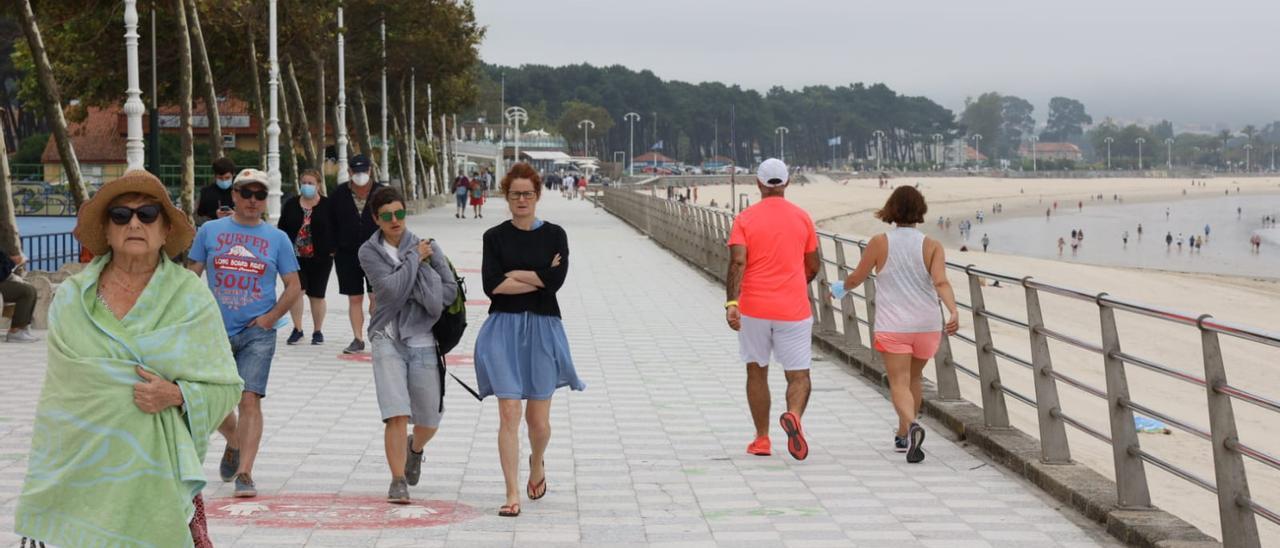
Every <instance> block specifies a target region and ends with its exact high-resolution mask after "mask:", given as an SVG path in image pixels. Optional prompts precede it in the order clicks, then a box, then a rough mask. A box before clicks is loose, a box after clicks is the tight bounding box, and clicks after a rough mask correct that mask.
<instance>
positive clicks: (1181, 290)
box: [698, 175, 1280, 544]
mask: <svg viewBox="0 0 1280 548" xmlns="http://www.w3.org/2000/svg"><path fill="white" fill-rule="evenodd" d="M744 179H745V180H746V182H747V183H750V184H746V185H739V186H738V187H737V191H738V192H739V193H746V194H747V196H748V197H749V198H750V200H751V202H752V203H755V202H756V201H758V200H759V192H757V190H756V188H755V185H754V178H753V177H751V176H750V175H748V176H747V177H744ZM810 180H811V181H814V182H811V183H809V184H805V185H802V186H793V187H792V188H789V189H788V191H787V198H788V199H790V200H792V201H793V202H795V203H796V204H798V205H800V206H801V207H803V208H805V209H806V210H807V211H809V212H810V214H811V215H812V216H813V217H814V219H815V221H817V222H818V225H819V230H823V231H828V232H835V233H839V234H842V235H845V236H848V237H853V238H858V239H861V238H866V237H869V236H870V235H873V234H876V233H879V232H882V231H883V230H884V229H885V227H886V225H884V224H883V223H881V222H880V221H879V220H877V219H875V218H874V217H873V216H872V212H874V211H875V210H876V209H878V208H879V207H880V206H881V205H883V203H884V200H885V199H886V198H887V197H888V195H889V193H890V192H891V190H890V189H887V188H886V189H881V188H879V185H878V182H877V180H876V179H848V180H847V181H846V180H832V179H830V178H827V177H824V176H821V175H819V176H816V177H811V178H810ZM1197 181H1204V183H1205V185H1204V186H1192V184H1191V181H1190V180H1189V179H1056V180H1055V179H996V178H984V177H957V178H919V179H912V178H895V179H891V180H890V183H891V184H892V185H901V184H912V185H914V184H916V183H917V182H919V184H920V189H921V191H922V192H923V193H924V195H925V197H926V199H927V200H928V201H929V208H930V209H929V216H928V218H927V220H926V223H925V224H924V225H923V226H922V227H921V228H922V230H924V231H925V232H926V233H927V234H929V235H930V236H932V237H935V238H938V239H940V240H941V241H943V242H944V244H945V245H946V246H947V248H948V259H949V260H950V261H953V262H958V263H963V264H973V265H976V266H978V267H979V268H983V269H989V270H992V271H997V272H1001V273H1005V274H1009V275H1012V276H1017V277H1021V276H1033V277H1035V278H1036V279H1039V280H1042V281H1045V282H1049V283H1054V284H1059V285H1066V286H1070V287H1074V288H1078V289H1082V290H1086V291H1089V292H1104V291H1105V292H1107V293H1109V294H1111V295H1113V296H1116V297H1120V298H1125V299H1130V300H1134V301H1138V302H1143V303H1147V304H1151V305H1157V306H1161V307H1167V308H1171V309H1174V310H1179V311H1183V312H1188V313H1192V315H1193V316H1194V315H1199V314H1204V313H1208V314H1212V315H1213V316H1214V317H1215V318H1217V319H1220V320H1225V321H1230V322H1236V323H1241V324H1245V325H1250V326H1254V327H1258V328H1263V329H1267V330H1272V331H1280V329H1277V322H1276V311H1277V310H1280V281H1277V279H1276V278H1277V277H1280V273H1278V274H1277V275H1276V277H1272V278H1269V279H1268V278H1265V277H1255V278H1249V277H1236V276H1225V275H1211V274H1189V273H1181V272H1169V271H1159V270H1147V269H1138V268H1122V267H1113V266H1098V265H1091V264H1081V263H1075V262H1069V261H1062V260H1054V259H1048V258H1036V257H1027V256H1018V255H1010V254H1001V253H983V252H981V251H980V250H981V245H980V244H979V245H975V244H976V240H977V238H980V237H981V229H980V228H979V227H978V225H977V224H976V223H975V228H974V232H975V233H976V236H974V237H973V238H972V239H971V240H970V241H969V242H968V245H969V247H970V248H971V249H978V250H979V251H976V252H974V251H969V252H960V251H959V250H958V248H959V246H960V243H961V240H960V238H959V236H958V230H957V228H958V223H959V221H961V220H963V219H972V218H973V217H974V215H975V212H976V211H977V210H984V211H985V214H986V222H988V223H990V222H993V221H996V220H1000V219H1006V218H1015V217H1030V216H1039V217H1041V218H1043V217H1044V215H1045V209H1046V208H1049V209H1050V210H1051V213H1052V208H1053V206H1052V204H1053V202H1054V201H1057V202H1058V208H1059V210H1063V209H1064V208H1070V209H1071V210H1077V209H1078V207H1077V204H1078V203H1083V207H1084V208H1085V209H1089V208H1093V207H1106V206H1108V205H1112V204H1118V203H1119V201H1118V200H1115V199H1113V195H1116V196H1119V197H1121V198H1123V200H1124V203H1126V204H1131V203H1140V202H1184V204H1183V205H1184V206H1185V207H1189V208H1194V207H1195V202H1194V201H1195V200H1196V199H1202V198H1211V197H1221V196H1224V195H1236V194H1237V188H1238V189H1239V190H1238V193H1239V195H1241V196H1246V197H1247V196H1250V195H1255V196H1260V195H1266V196H1274V195H1277V194H1280V178H1258V177H1243V178H1232V177H1230V176H1222V177H1217V178H1211V179H1203V180H1201V179H1197ZM1184 191H1185V195H1184ZM698 193H699V200H698V203H699V204H701V205H707V204H708V203H709V202H710V201H711V200H712V199H715V201H716V202H717V204H720V205H723V204H725V203H726V200H728V199H729V194H730V191H729V187H728V186H703V187H699V190H698ZM1099 194H1101V195H1103V199H1102V200H1096V199H1091V196H1092V197H1096V196H1097V195H1099ZM997 202H999V203H1001V204H1002V205H1003V213H1000V214H993V213H992V205H993V204H994V203H997ZM1180 207H1182V206H1180ZM1258 215H1261V212H1259V213H1258ZM939 216H942V217H944V218H945V217H950V218H951V219H952V227H951V229H950V231H940V230H939V229H938V228H937V226H936V219H937V218H938V217H939ZM1081 228H1084V229H1085V230H1086V231H1087V230H1089V226H1087V225H1086V226H1083V227H1081ZM1095 234H1096V232H1095ZM1152 236H1154V235H1149V236H1148V237H1152ZM1091 237H1092V236H1091ZM1159 237H1160V238H1163V233H1160V234H1159ZM827 251H832V250H831V249H830V248H829V247H828V248H827ZM850 251H852V250H846V252H850ZM1268 251H1270V252H1271V253H1273V254H1274V255H1275V257H1274V258H1271V259H1270V260H1274V261H1276V262H1275V264H1276V266H1277V268H1276V270H1277V271H1280V250H1277V249H1276V248H1275V247H1270V248H1269V249H1264V250H1263V253H1264V254H1265V253H1267V252H1268ZM831 256H832V257H834V255H831ZM849 256H851V257H857V253H856V252H852V253H849ZM829 275H831V276H834V275H835V272H834V269H832V270H830V271H829ZM951 278H952V284H953V286H954V287H955V288H956V292H957V294H958V297H959V298H960V300H961V301H963V302H968V301H969V295H968V291H969V285H968V282H967V281H966V280H965V279H964V276H963V274H960V273H955V272H953V273H952V275H951ZM983 291H984V296H985V298H986V302H987V306H988V308H990V309H991V310H993V311H995V312H998V313H1000V314H1004V315H1007V316H1010V317H1014V318H1017V319H1019V320H1025V319H1026V308H1025V307H1026V301H1025V293H1024V290H1023V289H1022V288H1020V287H999V288H997V287H990V286H988V287H984V289H983ZM1041 304H1042V307H1043V308H1044V314H1045V322H1046V324H1047V326H1048V327H1050V328H1052V329H1055V330H1059V331H1062V332H1065V333H1067V334H1070V335H1073V336H1076V337H1079V338H1081V339H1083V340H1086V341H1090V342H1094V343H1098V342H1100V335H1099V314H1098V308H1097V306H1096V305H1094V304H1092V303H1086V302H1082V301H1074V300H1069V299H1066V298H1062V297H1056V296H1052V295H1041ZM859 314H860V315H861V316H862V317H865V310H862V309H861V308H860V310H859ZM1116 317H1117V323H1118V327H1119V335H1120V340H1121V345H1122V347H1123V348H1124V351H1125V352H1127V353H1130V354H1134V355H1137V356H1140V357H1142V358H1146V359H1149V360H1152V361H1155V362H1157V363H1162V364H1166V365H1168V366H1171V367H1173V368H1176V369H1178V370H1181V371H1184V372H1187V373H1191V374H1194V375H1197V376H1203V374H1204V371H1203V364H1202V361H1201V355H1202V349H1201V343H1200V336H1199V333H1198V332H1197V331H1196V330H1195V329H1193V328H1188V327H1181V326H1176V325H1173V324H1169V323H1166V322H1159V321H1156V320H1153V319H1149V318H1144V317H1139V316H1135V315H1132V314H1128V313H1124V312H1117V313H1116ZM972 323H973V322H972V318H971V317H969V316H968V315H966V314H964V313H963V311H962V320H961V330H962V332H965V333H969V334H972ZM991 326H992V330H993V337H994V338H995V342H996V346H997V347H999V348H1000V349H1002V350H1005V351H1007V352H1009V353H1011V354H1014V355H1016V356H1019V357H1023V358H1029V357H1030V355H1031V354H1030V350H1029V342H1028V338H1027V335H1026V333H1025V331H1022V330H1020V329H1016V328H1014V327H1012V326H1007V325H1004V324H1001V323H997V322H992V323H991ZM863 336H864V338H865V337H866V333H865V331H864V333H863ZM1221 342H1222V346H1223V352H1224V355H1225V357H1226V361H1227V376H1228V380H1229V382H1230V383H1231V384H1232V385H1234V386H1238V387H1241V388H1244V389H1246V390H1249V391H1251V392H1254V393H1257V394H1260V395H1263V396H1266V397H1269V398H1272V399H1280V380H1277V375H1276V374H1275V373H1276V371H1275V369H1274V368H1275V364H1276V363H1277V362H1278V358H1280V349H1276V348H1272V347H1266V346H1262V345H1259V344H1254V343H1246V342H1242V341H1238V340H1233V339H1228V338H1226V337H1223V338H1222V340H1221ZM953 349H954V351H955V352H956V357H957V360H958V361H959V362H960V363H962V364H964V365H966V366H969V367H971V368H973V369H975V370H976V368H977V360H976V356H975V352H974V349H973V348H972V347H970V346H969V345H967V344H966V343H963V342H961V341H958V340H957V341H955V342H953ZM1050 350H1051V353H1052V359H1053V366H1054V367H1055V369H1057V370H1059V371H1061V372H1063V373H1065V374H1067V375H1070V376H1072V377H1074V378H1077V379H1079V380H1082V381H1085V382H1087V383H1088V384H1090V385H1092V386H1095V387H1099V388H1102V387H1105V379H1104V376H1103V363H1102V358H1101V356H1098V355H1097V354H1093V353H1091V352H1088V351H1083V350H1078V349H1075V348H1073V347H1069V346H1067V345H1065V344H1060V343H1056V342H1051V344H1050ZM1000 370H1001V373H1002V381H1003V382H1004V383H1005V385H1006V386H1008V387H1009V388H1011V389H1013V390H1016V391H1018V392H1020V393H1022V394H1025V395H1028V396H1031V397H1034V395H1035V390H1034V388H1033V386H1032V382H1031V373H1030V371H1029V370H1027V369H1024V368H1022V367H1021V366H1019V365H1017V364H1014V363H1012V362H1008V361H1005V360H1001V361H1000ZM1127 372H1128V380H1129V384H1130V390H1131V395H1132V397H1133V400H1134V401H1135V402H1137V403H1139V404H1143V405H1146V406H1148V407H1150V408H1152V409H1153V410H1155V411H1157V412H1161V413H1165V414H1168V415H1171V416H1173V417H1175V418H1178V419H1181V420H1183V421H1185V422H1189V423H1191V424H1193V425H1197V426H1199V427H1201V428H1204V429H1205V430H1206V431H1207V429H1208V424H1209V423H1208V416H1207V412H1206V410H1205V406H1206V399H1205V392H1204V389H1203V388H1199V387H1197V386H1195V385H1192V384H1188V383H1185V382H1181V381H1178V380H1175V379H1172V378H1170V377H1167V376H1164V375H1160V374H1157V373H1153V372H1150V371H1147V370H1144V369H1141V368H1138V367H1135V366H1128V367H1127ZM932 374H933V371H932V367H930V368H928V369H926V375H928V376H932ZM960 380H961V387H962V390H963V392H964V394H965V397H966V398H968V399H971V400H978V399H979V395H978V392H977V390H976V383H975V382H974V381H973V380H972V379H970V378H969V377H967V376H965V375H963V374H962V375H960ZM1058 390H1059V395H1060V398H1061V400H1062V408H1063V411H1064V412H1065V413H1066V414H1068V415H1070V416H1072V417H1074V418H1077V419H1079V420H1082V421H1083V422H1085V423H1086V424H1089V425H1090V426H1092V427H1094V428H1096V429H1098V430H1099V431H1102V432H1104V433H1105V432H1109V426H1108V420H1107V410H1106V405H1105V402H1103V401H1102V400H1099V399H1097V398H1095V397H1093V396H1092V395H1089V394H1087V393H1084V392H1082V391H1079V390H1077V389H1075V388H1072V387H1070V386H1067V385H1065V384H1063V383H1059V384H1058ZM1008 408H1009V411H1010V418H1011V420H1012V421H1013V423H1014V424H1015V425H1016V426H1017V427H1018V428H1019V429H1021V430H1023V431H1024V432H1027V433H1028V434H1031V435H1032V436H1035V435H1037V428H1036V414H1035V411H1034V409H1032V408H1030V407H1029V406H1026V405H1024V404H1022V403H1020V402H1018V401H1016V400H1014V399H1012V398H1009V399H1008ZM1234 409H1235V413H1236V419H1237V423H1238V426H1239V430H1240V437H1241V440H1242V442H1243V443H1245V444H1247V445H1249V446H1251V447H1254V448H1256V449H1260V450H1262V451H1265V452H1267V453H1270V454H1272V455H1276V454H1280V437H1278V436H1275V430H1274V428H1275V426H1274V425H1275V424H1276V416H1275V415H1274V414H1272V413H1270V412H1267V411H1264V410H1262V409H1260V408H1257V407H1254V406H1252V405H1250V404H1248V403H1244V402H1239V401H1237V402H1236V403H1235V404H1234ZM1067 431H1068V434H1069V436H1070V439H1071V450H1072V457H1073V458H1074V459H1076V460H1079V461H1081V462H1084V463H1086V464H1088V465H1089V466H1091V467H1093V468H1094V469H1096V470H1098V471H1099V472H1101V473H1103V474H1104V475H1107V476H1109V477H1112V475H1113V471H1112V468H1113V464H1112V463H1113V461H1112V454H1111V449H1110V447H1109V446H1108V445H1105V444H1103V443H1101V442H1099V441H1098V440H1096V439H1094V438H1092V437H1090V436H1088V435H1087V434H1084V433H1082V432H1079V431H1077V430H1075V429H1073V428H1070V427H1068V429H1067ZM1140 443H1141V444H1142V447H1143V449H1144V450H1146V451H1148V452H1150V453H1152V454H1154V455H1156V456H1157V457H1159V458H1162V459H1165V460H1167V461H1169V462H1172V463H1174V464H1177V465H1179V466H1183V467H1186V468H1188V469H1190V470H1191V471H1193V472H1194V473H1195V474H1197V475H1199V476H1200V477H1202V478H1205V479H1207V480H1208V481H1209V482H1210V483H1213V478H1214V474H1213V467H1212V454H1211V451H1210V447H1209V443H1208V442H1207V441H1204V440H1201V439H1200V438H1198V437H1196V436H1195V435H1193V434H1190V433H1186V432H1182V431H1180V430H1177V429H1176V428H1175V429H1173V432H1172V434H1169V435H1161V434H1143V435H1141V436H1140ZM1246 463H1247V468H1248V473H1249V479H1250V486H1251V490H1252V493H1253V496H1254V498H1255V500H1257V501H1258V502H1260V503H1262V504H1264V505H1266V506H1268V507H1269V508H1272V509H1280V472H1277V471H1275V470H1273V469H1271V468H1269V467H1267V466H1264V465H1260V464H1254V463H1252V461H1250V460H1249V459H1246ZM1146 470H1147V475H1148V478H1149V481H1150V486H1151V493H1152V498H1153V502H1154V503H1155V504H1157V505H1159V506H1161V507H1162V508H1165V509H1167V510H1169V511H1171V512H1173V513H1175V514H1177V515H1179V516H1181V517H1182V518H1184V519H1186V520H1188V521H1189V522H1191V523H1193V524H1195V525H1196V526H1198V527H1200V528H1201V529H1202V530H1204V531H1205V532H1206V533H1208V534H1210V535H1213V536H1215V537H1217V536H1218V535H1219V533H1218V530H1219V527H1218V517H1217V511H1216V508H1217V503H1216V498H1215V497H1214V496H1213V495H1212V494H1211V493H1209V492H1207V491H1205V490H1203V489H1201V488H1200V487H1198V486H1195V485H1193V484H1191V483H1188V482H1186V481H1184V480H1182V479H1179V478H1176V477H1175V476H1172V475H1170V474H1168V473H1166V472H1164V471H1162V470H1160V469H1159V468H1156V467H1155V466H1151V465H1148V466H1147V467H1146ZM1258 522H1259V527H1260V529H1261V530H1262V531H1263V535H1264V544H1271V543H1276V542H1280V528H1277V527H1274V526H1272V525H1270V522H1267V521H1265V520H1264V519H1261V518H1259V519H1258Z"/></svg>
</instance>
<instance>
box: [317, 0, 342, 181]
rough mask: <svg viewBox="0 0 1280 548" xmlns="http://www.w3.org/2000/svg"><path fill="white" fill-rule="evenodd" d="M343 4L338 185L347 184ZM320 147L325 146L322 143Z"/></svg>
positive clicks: (339, 43) (339, 67) (340, 28)
mask: <svg viewBox="0 0 1280 548" xmlns="http://www.w3.org/2000/svg"><path fill="white" fill-rule="evenodd" d="M342 25H343V23H342V4H338V114H337V116H336V119H335V120H334V122H335V123H337V124H338V135H337V145H338V184H342V183H345V182H347V179H348V176H347V70H346V68H347V60H346V48H345V42H344V39H343V36H342V34H343V26H342ZM320 146H322V147H323V146H324V143H321V144H320Z"/></svg>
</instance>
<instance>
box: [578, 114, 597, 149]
mask: <svg viewBox="0 0 1280 548" xmlns="http://www.w3.org/2000/svg"><path fill="white" fill-rule="evenodd" d="M578 127H580V128H582V155H583V156H588V157H589V156H591V147H590V146H588V145H587V143H589V142H591V141H589V140H588V137H587V136H588V135H590V133H589V130H592V129H595V128H596V123H595V122H592V121H591V120H582V121H580V122H578Z"/></svg>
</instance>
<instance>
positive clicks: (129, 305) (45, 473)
mask: <svg viewBox="0 0 1280 548" xmlns="http://www.w3.org/2000/svg"><path fill="white" fill-rule="evenodd" d="M193 234H194V229H193V228H192V226H191V222H190V221H189V220H188V219H187V216H186V215H185V214H184V213H183V212H181V211H180V210H178V209H177V208H176V207H174V206H173V203H172V202H171V201H170V200H169V194H168V192H166V190H165V188H164V186H163V185H162V184H161V183H160V180H159V179H157V178H156V177H155V176H153V175H151V174H150V173H147V172H145V171H140V170H135V171H129V172H128V173H125V174H124V176H123V177H121V178H119V179H116V180H114V181H111V182H108V183H107V184H105V185H103V186H102V188H101V190H99V191H98V193H97V194H96V195H95V196H94V197H93V199H92V200H89V201H88V202H86V203H85V204H84V205H83V206H82V207H81V208H80V212H79V216H78V219H77V222H76V228H75V235H76V238H78V239H79V240H80V243H81V245H83V246H84V247H85V248H87V249H88V250H89V251H91V252H93V254H94V255H95V256H96V258H95V259H94V260H93V262H91V263H90V264H89V265H88V266H87V268H85V269H84V271H82V272H80V273H79V274H76V275H74V276H72V277H70V278H68V279H67V281H66V282H64V283H63V284H62V285H61V286H60V287H59V288H58V291H57V293H56V295H55V296H54V299H53V303H52V305H51V306H50V309H49V325H50V329H49V337H48V339H49V357H48V369H47V372H46V375H45V381H44V387H43V388H42V389H41V394H40V403H39V405H38V407H37V408H36V419H35V427H34V430H33V433H32V441H31V454H30V458H29V461H28V468H27V477H26V481H25V482H24V484H23V486H22V494H21V496H20V497H19V499H18V508H17V512H16V516H15V518H14V522H15V525H16V530H17V532H18V534H20V535H22V536H24V537H28V538H31V539H34V540H38V541H42V542H45V543H48V544H55V545H59V546H89V545H93V546H97V545H104V546H105V545H113V546H115V545H120V546H208V545H209V541H208V534H207V529H206V528H205V525H204V511H203V502H202V500H201V498H200V496H199V493H200V491H201V489H202V488H203V487H204V485H205V475H204V469H203V467H202V462H203V461H204V456H205V451H206V450H207V448H208V444H209V436H210V434H212V433H213V431H214V430H215V429H217V427H218V424H219V423H220V422H222V419H223V417H226V416H227V413H229V412H230V411H231V410H232V409H233V408H235V406H236V403H237V402H238V401H239V399H240V391H241V387H242V385H243V383H242V381H241V380H240V377H239V375H238V374H237V372H236V365H235V360H234V359H233V358H232V356H231V348H230V346H229V344H228V343H227V335H226V330H225V328H224V327H223V325H222V317H221V315H220V314H219V312H218V306H217V304H216V303H215V302H214V300H213V296H212V295H211V294H210V293H209V290H208V289H207V288H206V287H205V285H204V283H203V282H201V281H200V279H199V278H197V277H195V276H193V275H192V274H191V272H190V271H188V270H187V269H185V268H183V267H182V266H181V265H179V264H177V263H175V262H173V261H172V260H171V258H172V257H174V256H176V255H178V254H179V253H181V252H182V251H183V250H185V249H186V248H187V247H188V246H189V245H190V244H191V239H192V236H193Z"/></svg>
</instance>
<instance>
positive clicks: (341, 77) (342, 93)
mask: <svg viewBox="0 0 1280 548" xmlns="http://www.w3.org/2000/svg"><path fill="white" fill-rule="evenodd" d="M345 44H346V40H345V39H344V37H343V25H342V4H338V114H337V116H335V118H336V120H334V121H335V122H337V124H338V135H337V141H336V144H337V145H338V184H342V183H345V182H347V178H348V177H349V176H348V175H347V70H346V67H347V60H346V45H345ZM409 124H410V125H409V127H410V129H412V128H413V122H409ZM321 146H322V147H323V146H324V144H323V143H321ZM294 176H295V177H296V176H297V174H294Z"/></svg>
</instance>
